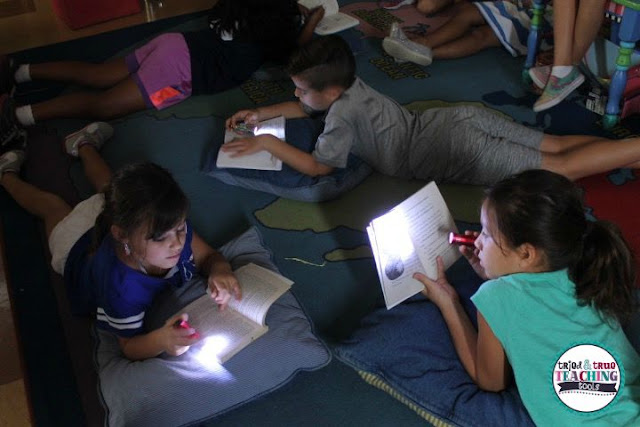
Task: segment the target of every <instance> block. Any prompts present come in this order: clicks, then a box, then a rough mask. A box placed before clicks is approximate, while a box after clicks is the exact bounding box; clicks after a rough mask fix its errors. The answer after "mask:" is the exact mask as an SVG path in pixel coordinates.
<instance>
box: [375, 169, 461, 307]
mask: <svg viewBox="0 0 640 427" xmlns="http://www.w3.org/2000/svg"><path fill="white" fill-rule="evenodd" d="M451 231H454V232H457V227H456V224H455V222H454V221H453V217H452V216H451V213H450V212H449V209H448V208H447V204H446V203H445V201H444V199H443V198H442V194H440V190H438V186H437V185H436V183H435V182H430V183H429V184H427V185H426V186H424V187H423V188H422V189H420V190H419V191H418V192H416V193H415V194H413V195H412V196H411V197H409V198H408V199H406V200H405V201H403V202H402V203H400V204H399V205H398V206H396V207H395V208H393V209H392V210H391V211H389V212H387V213H386V214H384V215H382V216H380V217H378V218H375V219H374V220H373V221H371V222H370V223H369V226H368V227H367V233H368V234H369V241H370V242H371V249H372V251H373V256H374V258H375V261H376V267H377V269H378V276H379V277H380V284H381V285H382V292H383V294H384V301H385V304H386V306H387V309H391V308H392V307H395V306H396V305H398V304H400V303H401V302H402V301H404V300H406V299H407V298H409V297H411V296H413V295H415V294H417V293H418V292H420V291H421V290H422V289H423V285H422V283H420V282H419V281H417V280H416V279H414V278H413V277H412V276H413V273H416V272H420V273H423V274H425V275H426V276H427V277H430V278H432V279H436V278H437V277H438V268H437V264H436V258H437V257H438V256H441V257H442V259H443V261H444V265H445V268H449V267H450V266H451V265H452V264H453V263H454V262H455V261H456V260H457V259H458V258H459V257H460V252H459V251H458V248H457V247H456V246H454V245H451V244H449V232H451Z"/></svg>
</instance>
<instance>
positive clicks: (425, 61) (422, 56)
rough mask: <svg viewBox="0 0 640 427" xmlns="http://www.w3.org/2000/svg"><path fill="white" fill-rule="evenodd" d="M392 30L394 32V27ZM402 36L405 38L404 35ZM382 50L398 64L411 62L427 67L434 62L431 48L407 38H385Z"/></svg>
mask: <svg viewBox="0 0 640 427" xmlns="http://www.w3.org/2000/svg"><path fill="white" fill-rule="evenodd" d="M391 30H392V31H393V25H392V26H391ZM399 31H400V32H402V30H399ZM402 35H403V36H404V33H402ZM382 48H383V49H384V51H385V52H387V53H388V54H389V55H391V56H393V58H394V59H395V60H396V61H398V62H403V61H410V62H414V63H416V64H419V65H423V66H425V65H429V64H431V62H432V61H433V55H432V53H431V48H430V47H428V46H425V45H423V44H420V43H416V42H414V41H411V40H409V39H408V38H406V36H404V38H400V37H399V36H395V37H391V36H389V37H385V38H384V40H382Z"/></svg>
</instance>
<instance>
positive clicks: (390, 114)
mask: <svg viewBox="0 0 640 427" xmlns="http://www.w3.org/2000/svg"><path fill="white" fill-rule="evenodd" d="M415 120H416V117H415V114H414V113H412V112H410V111H409V110H407V109H405V108H403V107H402V106H401V105H400V104H398V103H397V102H395V101H394V100H392V99H391V98H388V97H386V96H384V95H382V94H380V93H378V92H376V91H375V90H373V89H372V88H371V87H369V86H368V85H366V84H365V83H364V82H363V81H362V80H360V79H359V78H356V80H355V82H354V83H353V84H352V85H351V87H350V88H349V89H347V90H346V91H344V92H343V93H342V95H341V96H340V98H338V99H337V100H336V101H335V102H334V103H333V104H332V105H331V107H329V110H328V111H327V114H326V117H325V125H324V131H323V132H322V134H321V135H320V136H319V137H318V141H317V143H316V148H315V151H314V152H313V153H312V155H313V157H314V158H315V159H316V160H317V161H318V162H320V163H323V164H326V165H329V166H333V167H339V168H343V167H345V166H346V165H347V157H348V155H349V152H351V153H353V154H355V155H356V156H358V157H360V158H361V159H362V160H364V161H365V162H366V163H368V164H369V165H371V166H372V167H373V168H374V169H375V170H377V171H378V172H381V173H384V174H387V175H393V176H408V173H409V169H408V168H407V167H406V161H407V157H408V153H407V148H408V147H407V141H409V140H410V137H411V130H412V129H413V127H414V123H415Z"/></svg>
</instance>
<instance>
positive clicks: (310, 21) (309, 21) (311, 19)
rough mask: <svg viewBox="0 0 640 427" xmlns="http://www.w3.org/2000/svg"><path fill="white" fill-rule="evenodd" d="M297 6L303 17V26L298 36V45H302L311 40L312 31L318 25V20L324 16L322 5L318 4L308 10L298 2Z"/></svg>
mask: <svg viewBox="0 0 640 427" xmlns="http://www.w3.org/2000/svg"><path fill="white" fill-rule="evenodd" d="M298 7H299V8H300V12H301V13H302V15H303V16H304V18H305V24H304V27H302V31H300V35H299V36H298V46H304V45H305V44H307V43H309V42H310V41H311V38H313V32H314V31H315V29H316V27H317V26H318V22H320V21H321V20H322V18H323V17H324V7H322V6H319V7H316V8H314V9H312V10H309V9H307V8H306V7H304V6H302V5H300V4H299V5H298Z"/></svg>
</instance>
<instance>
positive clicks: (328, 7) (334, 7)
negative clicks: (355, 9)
mask: <svg viewBox="0 0 640 427" xmlns="http://www.w3.org/2000/svg"><path fill="white" fill-rule="evenodd" d="M298 4H300V5H302V6H304V7H306V8H307V9H309V10H312V9H315V8H316V7H319V6H322V7H323V8H324V17H327V16H330V15H333V14H334V13H338V10H340V6H339V5H338V0H298ZM323 19H324V18H323ZM320 22H322V21H320Z"/></svg>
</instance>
